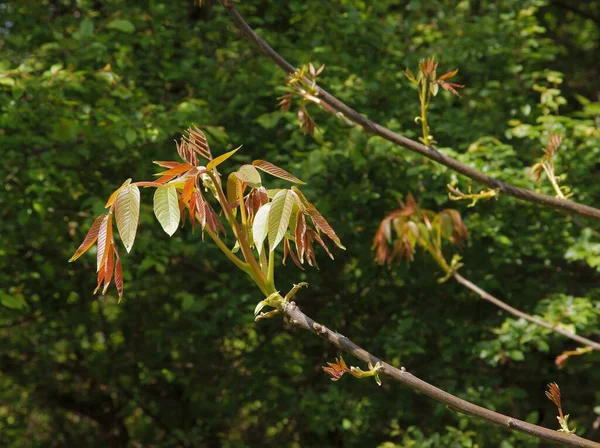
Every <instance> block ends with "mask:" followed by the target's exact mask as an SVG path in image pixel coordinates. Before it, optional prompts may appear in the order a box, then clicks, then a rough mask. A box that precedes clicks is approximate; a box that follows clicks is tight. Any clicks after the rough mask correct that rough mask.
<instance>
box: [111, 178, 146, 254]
mask: <svg viewBox="0 0 600 448" xmlns="http://www.w3.org/2000/svg"><path fill="white" fill-rule="evenodd" d="M115 217H116V219H117V229H118V230H119V235H120V236H121V241H123V244H124V245H125V249H126V250H127V252H129V251H130V250H131V247H132V246H133V241H134V240H135V233H136V232H137V226H138V220H139V217H140V189H139V188H138V187H137V185H128V186H127V187H125V188H123V189H122V190H121V191H120V192H119V194H118V195H117V200H116V201H115Z"/></svg>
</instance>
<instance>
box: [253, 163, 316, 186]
mask: <svg viewBox="0 0 600 448" xmlns="http://www.w3.org/2000/svg"><path fill="white" fill-rule="evenodd" d="M252 165H254V166H255V167H256V168H258V169H259V170H261V171H264V172H265V173H267V174H270V175H271V176H275V177H278V178H280V179H283V180H287V181H289V182H293V183H296V184H301V185H305V183H304V182H302V181H301V180H300V179H298V178H297V177H296V176H293V175H292V174H290V173H288V172H287V171H286V170H284V169H283V168H279V167H278V166H275V165H273V164H272V163H270V162H267V161H265V160H255V161H253V162H252Z"/></svg>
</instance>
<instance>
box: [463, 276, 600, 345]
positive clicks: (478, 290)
mask: <svg viewBox="0 0 600 448" xmlns="http://www.w3.org/2000/svg"><path fill="white" fill-rule="evenodd" d="M452 277H453V278H454V279H455V280H456V281H457V282H458V283H460V284H461V285H463V286H465V287H466V288H468V289H470V290H471V291H473V292H474V293H476V294H477V295H479V297H481V298H482V299H483V300H487V301H488V302H490V303H493V304H494V305H496V306H497V307H499V308H502V309H503V310H504V311H507V312H509V313H510V314H512V315H513V316H517V317H521V318H523V319H525V320H526V321H528V322H532V323H534V324H536V325H539V326H540V327H544V328H547V329H548V330H550V331H553V332H555V333H559V334H561V335H563V336H565V337H567V338H569V339H572V340H574V341H577V342H579V343H580V344H584V345H585V346H587V347H591V348H592V349H593V350H600V343H598V342H595V341H592V340H591V339H587V338H584V337H583V336H579V335H577V334H574V333H570V332H568V331H567V330H565V329H563V328H560V327H559V326H557V325H552V324H550V323H548V322H546V321H543V320H541V319H538V318H537V317H533V316H531V315H529V314H527V313H524V312H523V311H519V310H518V309H516V308H513V307H512V306H510V305H509V304H508V303H506V302H503V301H502V300H500V299H498V298H497V297H494V296H493V295H491V294H489V293H488V292H486V291H484V290H483V289H481V288H480V287H479V286H477V285H476V284H474V283H473V282H471V281H470V280H467V279H466V278H464V277H463V276H462V275H460V274H459V273H457V272H453V273H452Z"/></svg>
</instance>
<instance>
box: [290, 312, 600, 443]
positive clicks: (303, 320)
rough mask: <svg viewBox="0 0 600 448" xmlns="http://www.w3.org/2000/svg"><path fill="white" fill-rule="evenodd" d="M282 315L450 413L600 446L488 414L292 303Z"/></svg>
mask: <svg viewBox="0 0 600 448" xmlns="http://www.w3.org/2000/svg"><path fill="white" fill-rule="evenodd" d="M282 312H283V314H284V315H285V316H286V317H287V318H288V320H289V321H290V322H291V323H292V324H293V325H295V326H297V327H299V328H302V329H303V330H307V331H310V332H311V333H314V334H316V335H317V336H319V337H321V338H323V339H325V340H326V341H328V342H330V343H331V344H333V345H335V346H336V347H338V348H339V349H341V350H343V351H345V352H347V353H350V354H351V355H353V356H355V357H356V358H358V359H361V360H362V361H364V362H366V363H371V364H373V365H375V364H376V363H378V362H379V363H381V365H382V368H381V369H380V370H379V373H380V374H381V375H385V376H387V377H389V378H391V379H393V380H394V381H397V382H399V383H402V384H404V385H406V386H409V387H410V388H412V389H414V390H416V391H418V392H421V393H423V394H425V395H427V396H429V397H431V398H433V399H434V400H436V401H439V402H440V403H443V404H445V405H446V406H448V407H449V408H450V409H451V410H454V411H456V412H460V413H462V414H466V415H470V416H473V417H477V418H479V419H482V420H486V421H488V422H490V423H494V424H496V425H500V426H503V427H504V428H507V429H509V430H511V431H517V432H521V433H524V434H528V435H530V436H533V437H537V438H538V439H541V440H546V441H548V442H553V443H560V444H562V445H566V446H576V447H589V448H600V443H597V442H593V441H591V440H587V439H584V438H582V437H579V436H576V435H574V434H564V433H561V432H558V431H554V430H551V429H547V428H544V427H542V426H538V425H533V424H531V423H527V422H524V421H522V420H518V419H516V418H513V417H510V416H507V415H503V414H500V413H498V412H494V411H491V410H489V409H486V408H483V407H481V406H478V405H476V404H473V403H470V402H468V401H466V400H463V399H462V398H459V397H456V396H454V395H452V394H450V393H448V392H445V391H443V390H441V389H439V388H437V387H435V386H433V385H432V384H429V383H427V382H425V381H423V380H421V379H419V378H417V377H416V376H414V375H412V374H410V373H409V372H408V371H406V369H404V368H400V369H397V368H396V367H394V366H392V365H390V364H388V363H386V362H384V361H382V360H381V359H379V358H377V357H376V356H374V355H372V354H371V353H369V352H368V351H366V350H365V349H363V348H361V347H359V346H358V345H356V344H355V343H354V342H352V341H351V340H350V339H348V338H347V337H346V336H343V335H341V334H339V333H336V332H335V331H332V330H330V329H329V328H327V327H326V326H324V325H321V324H319V323H317V322H315V321H314V320H313V319H311V318H310V317H308V316H307V315H306V314H304V313H303V312H302V311H301V310H300V308H298V306H297V305H296V304H295V303H294V302H287V303H285V304H284V306H283V310H282Z"/></svg>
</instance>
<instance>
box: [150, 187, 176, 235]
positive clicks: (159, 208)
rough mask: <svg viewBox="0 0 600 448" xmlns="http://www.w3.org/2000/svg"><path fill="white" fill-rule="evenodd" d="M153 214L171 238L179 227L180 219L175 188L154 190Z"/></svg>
mask: <svg viewBox="0 0 600 448" xmlns="http://www.w3.org/2000/svg"><path fill="white" fill-rule="evenodd" d="M154 214H155V215H156V219H158V222H160V225H161V226H162V228H163V230H164V231H165V232H167V235H169V236H172V235H173V234H174V233H175V231H176V230H177V227H178V226H179V219H180V212H179V201H178V200H177V189H176V188H175V187H173V186H170V185H169V186H165V187H161V188H158V189H157V190H156V192H155V193H154Z"/></svg>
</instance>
